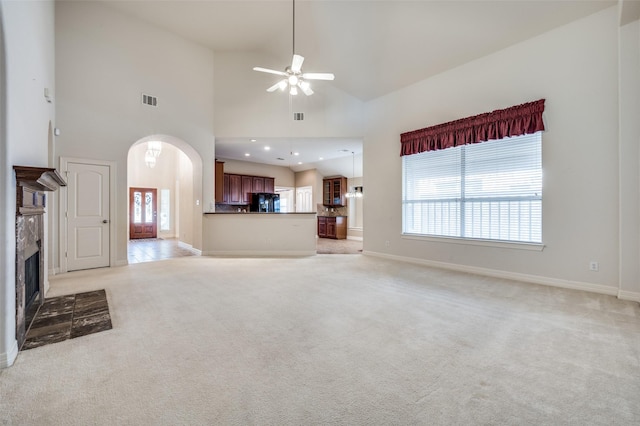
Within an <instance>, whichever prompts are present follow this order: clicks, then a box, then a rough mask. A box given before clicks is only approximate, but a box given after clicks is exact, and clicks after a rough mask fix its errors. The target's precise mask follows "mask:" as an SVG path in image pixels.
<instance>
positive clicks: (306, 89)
mask: <svg viewBox="0 0 640 426" xmlns="http://www.w3.org/2000/svg"><path fill="white" fill-rule="evenodd" d="M298 87H299V88H300V90H302V93H304V94H305V95H307V96H311V95H313V90H311V87H310V86H309V83H307V82H306V81H301V82H300V83H298Z"/></svg>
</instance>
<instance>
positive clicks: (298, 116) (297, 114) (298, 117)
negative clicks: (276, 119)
mask: <svg viewBox="0 0 640 426" xmlns="http://www.w3.org/2000/svg"><path fill="white" fill-rule="evenodd" d="M293 119H294V120H296V121H301V120H304V112H294V113H293Z"/></svg>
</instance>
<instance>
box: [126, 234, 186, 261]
mask: <svg viewBox="0 0 640 426" xmlns="http://www.w3.org/2000/svg"><path fill="white" fill-rule="evenodd" d="M184 256H193V253H192V252H191V251H189V250H187V249H185V248H182V247H179V246H178V240H177V239H175V238H169V239H161V238H152V239H140V240H129V245H128V259H129V263H141V262H153V261H155V260H162V259H172V258H174V257H184Z"/></svg>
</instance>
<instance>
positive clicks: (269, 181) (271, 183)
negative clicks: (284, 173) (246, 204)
mask: <svg viewBox="0 0 640 426" xmlns="http://www.w3.org/2000/svg"><path fill="white" fill-rule="evenodd" d="M275 183H276V180H275V178H271V177H266V178H264V192H268V193H270V194H274V193H275V192H276V185H275Z"/></svg>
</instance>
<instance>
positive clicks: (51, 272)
mask: <svg viewBox="0 0 640 426" xmlns="http://www.w3.org/2000/svg"><path fill="white" fill-rule="evenodd" d="M59 273H60V268H53V269H49V275H51V276H53V275H58V274H59Z"/></svg>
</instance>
